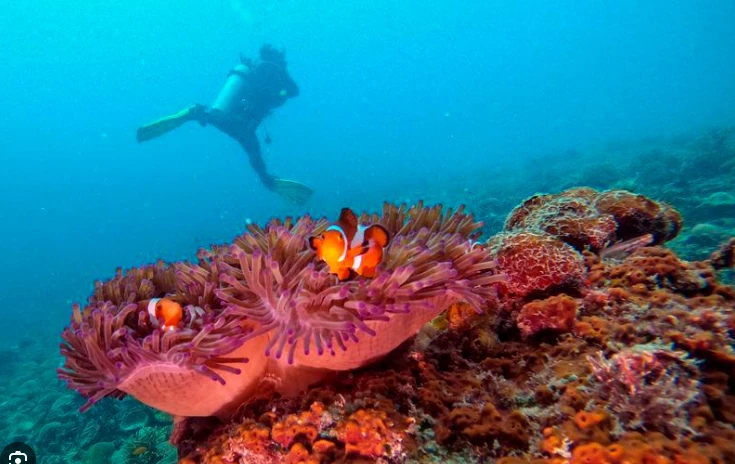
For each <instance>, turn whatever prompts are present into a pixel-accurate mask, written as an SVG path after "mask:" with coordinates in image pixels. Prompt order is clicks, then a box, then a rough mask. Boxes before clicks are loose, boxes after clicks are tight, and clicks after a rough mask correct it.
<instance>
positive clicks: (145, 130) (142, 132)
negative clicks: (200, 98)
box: [136, 105, 207, 142]
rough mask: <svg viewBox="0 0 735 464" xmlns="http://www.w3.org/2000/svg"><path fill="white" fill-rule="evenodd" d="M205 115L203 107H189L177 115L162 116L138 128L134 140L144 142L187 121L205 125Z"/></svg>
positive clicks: (205, 111)
mask: <svg viewBox="0 0 735 464" xmlns="http://www.w3.org/2000/svg"><path fill="white" fill-rule="evenodd" d="M206 115H207V110H206V107H205V106H204V105H191V106H190V107H188V108H185V109H183V110H181V111H179V112H177V113H174V114H171V115H169V116H164V117H162V118H161V119H157V120H155V121H153V122H151V123H149V124H146V125H145V126H142V127H140V128H138V131H137V133H136V139H137V140H138V142H146V141H148V140H151V139H154V138H156V137H160V136H162V135H163V134H166V133H168V132H171V131H172V130H174V129H177V128H179V127H181V126H182V125H183V124H184V123H187V122H189V121H199V123H200V124H201V125H205V124H206Z"/></svg>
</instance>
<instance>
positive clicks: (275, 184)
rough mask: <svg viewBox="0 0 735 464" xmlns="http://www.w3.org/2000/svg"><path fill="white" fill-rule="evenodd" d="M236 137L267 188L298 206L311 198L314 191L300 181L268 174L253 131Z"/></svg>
mask: <svg viewBox="0 0 735 464" xmlns="http://www.w3.org/2000/svg"><path fill="white" fill-rule="evenodd" d="M237 139H238V141H239V142H240V145H242V147H243V148H244V149H245V151H246V152H247V154H248V158H250V166H252V167H253V169H254V170H255V172H256V173H257V174H258V176H259V177H260V180H261V181H262V182H263V185H265V187H266V188H267V189H268V190H270V191H271V192H275V193H277V194H278V195H280V196H281V197H283V198H284V199H286V200H288V201H290V202H291V203H294V204H296V205H299V206H302V205H303V204H304V203H306V202H307V201H308V200H309V198H311V195H312V194H313V193H314V191H313V190H312V189H311V188H309V187H307V186H306V185H304V184H302V183H301V182H296V181H295V180H287V179H281V178H278V177H275V176H273V175H271V174H268V171H266V168H265V162H264V161H263V157H262V156H261V154H260V142H258V137H256V135H255V131H247V132H246V133H244V134H240V135H239V137H237Z"/></svg>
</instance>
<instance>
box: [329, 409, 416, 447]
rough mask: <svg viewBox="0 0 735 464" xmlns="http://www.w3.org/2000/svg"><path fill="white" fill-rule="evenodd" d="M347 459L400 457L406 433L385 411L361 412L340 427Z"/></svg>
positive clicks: (338, 434)
mask: <svg viewBox="0 0 735 464" xmlns="http://www.w3.org/2000/svg"><path fill="white" fill-rule="evenodd" d="M337 438H338V439H339V440H340V441H342V442H344V444H345V452H346V453H347V455H355V456H362V457H366V458H377V457H382V456H393V455H395V454H400V453H401V443H402V441H403V438H404V431H403V430H400V426H397V424H395V423H394V422H393V421H392V420H391V419H390V418H389V417H388V414H387V413H386V412H384V411H379V410H376V409H361V410H359V411H357V412H355V413H353V414H352V415H350V417H349V418H348V419H346V420H345V421H343V422H341V423H340V424H339V425H338V426H337Z"/></svg>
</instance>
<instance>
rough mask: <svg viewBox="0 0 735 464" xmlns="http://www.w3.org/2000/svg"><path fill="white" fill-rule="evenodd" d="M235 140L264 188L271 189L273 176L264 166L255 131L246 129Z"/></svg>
mask: <svg viewBox="0 0 735 464" xmlns="http://www.w3.org/2000/svg"><path fill="white" fill-rule="evenodd" d="M237 141H238V142H240V145H241V146H242V148H243V149H244V150H245V153H247V154H248V160H249V161H250V166H251V167H252V168H253V170H254V171H255V173H256V174H257V175H258V177H259V178H260V181H261V182H262V183H263V185H264V186H265V188H267V189H268V190H273V187H274V185H275V177H274V176H272V175H270V174H268V171H267V169H266V167H265V161H264V160H263V155H262V153H261V151H260V142H259V141H258V137H257V136H256V135H255V131H247V132H243V133H241V134H239V136H238V137H237Z"/></svg>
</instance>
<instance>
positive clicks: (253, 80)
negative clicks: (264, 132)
mask: <svg viewBox="0 0 735 464" xmlns="http://www.w3.org/2000/svg"><path fill="white" fill-rule="evenodd" d="M250 69H251V71H250V73H248V74H245V75H242V74H241V76H242V77H243V78H245V79H248V80H249V83H250V86H249V89H250V91H249V92H248V95H245V96H244V98H243V99H242V106H239V105H238V112H237V113H234V114H233V113H225V112H224V111H221V110H218V109H216V108H207V107H205V106H204V105H196V106H195V108H194V109H193V110H192V114H191V116H192V118H193V119H195V120H197V121H199V123H200V124H202V125H203V126H205V125H207V124H211V125H213V126H214V127H216V128H217V129H219V130H220V131H222V132H224V133H225V134H227V135H229V136H230V137H232V138H233V139H235V140H237V141H238V142H239V143H240V146H242V148H243V149H244V150H245V152H246V153H247V154H248V158H249V160H250V165H251V166H252V168H253V169H254V170H255V172H256V173H257V174H258V176H259V177H260V180H261V181H262V182H263V185H264V186H265V187H266V188H268V189H272V188H273V185H274V179H275V178H274V176H272V175H271V174H268V171H267V170H266V167H265V162H264V161H263V156H262V155H261V151H260V142H259V141H258V137H257V136H256V135H255V130H256V129H257V128H258V126H259V125H260V123H261V122H262V121H263V119H264V118H265V117H266V116H268V114H269V113H270V112H271V110H273V109H275V108H278V107H279V106H282V105H283V104H284V103H286V101H287V100H288V99H289V98H294V97H296V96H298V94H299V87H298V86H297V85H296V82H294V80H293V79H292V78H291V76H290V75H289V74H288V71H286V69H285V68H284V67H283V66H281V65H280V64H277V63H273V62H270V61H260V62H258V63H257V64H255V65H252V66H251V67H250ZM233 72H239V71H233Z"/></svg>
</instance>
